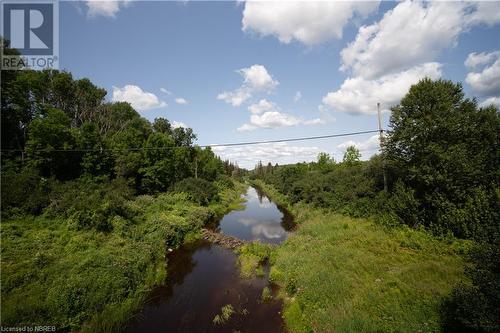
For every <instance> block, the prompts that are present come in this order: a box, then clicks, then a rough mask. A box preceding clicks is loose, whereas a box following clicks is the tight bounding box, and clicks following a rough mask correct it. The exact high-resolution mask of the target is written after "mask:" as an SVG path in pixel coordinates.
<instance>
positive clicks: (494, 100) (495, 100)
mask: <svg viewBox="0 0 500 333" xmlns="http://www.w3.org/2000/svg"><path fill="white" fill-rule="evenodd" d="M490 105H494V106H496V107H497V108H500V97H490V98H487V99H485V100H484V101H483V102H481V103H480V104H479V106H480V107H483V108H485V107H488V106H490Z"/></svg>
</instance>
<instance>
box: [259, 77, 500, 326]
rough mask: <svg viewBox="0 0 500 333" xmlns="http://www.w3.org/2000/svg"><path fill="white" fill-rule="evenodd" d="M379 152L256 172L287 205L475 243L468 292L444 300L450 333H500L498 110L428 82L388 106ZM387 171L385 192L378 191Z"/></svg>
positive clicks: (352, 151) (455, 87) (449, 85)
mask: <svg viewBox="0 0 500 333" xmlns="http://www.w3.org/2000/svg"><path fill="white" fill-rule="evenodd" d="M391 111H392V112H391V119H390V125H389V130H388V131H387V132H386V135H385V136H384V141H383V153H382V154H379V155H375V156H373V157H372V158H371V159H370V160H369V161H360V154H359V151H357V149H356V148H355V147H349V149H348V150H347V151H346V154H345V156H344V159H343V161H340V162H336V161H334V160H333V159H332V158H330V156H328V155H327V154H320V155H319V157H318V161H317V162H316V163H309V164H307V163H299V164H295V165H286V166H272V165H270V164H269V165H267V166H263V165H262V164H260V163H259V164H258V165H257V166H256V168H255V170H254V172H253V175H254V176H255V177H260V178H263V180H264V181H266V182H267V183H269V184H272V185H273V186H274V187H275V188H277V189H278V190H279V191H281V192H282V193H284V194H286V195H287V196H288V197H289V198H290V199H291V201H293V202H299V201H304V202H308V203H311V204H313V205H315V206H318V207H323V208H328V209H331V210H334V211H338V212H341V213H344V214H347V215H351V216H356V217H368V216H372V217H374V218H375V220H376V221H378V222H379V223H381V224H384V225H387V226H391V227H392V226H398V225H401V224H406V225H408V226H410V227H412V228H425V229H426V230H429V231H430V232H432V233H433V234H435V235H438V236H442V237H446V236H449V235H452V236H455V237H459V238H467V239H472V240H474V241H475V244H476V245H475V246H474V248H473V249H472V251H471V259H472V261H473V263H474V264H475V267H474V269H471V270H469V271H468V273H467V274H468V275H469V277H470V278H471V280H472V286H470V285H469V286H465V285H464V286H460V287H459V288H457V289H456V290H455V291H454V293H453V297H452V299H450V300H449V302H448V303H449V304H448V306H447V309H446V312H447V316H448V319H447V320H446V325H448V326H447V327H448V328H449V329H450V330H452V331H460V330H465V331H468V330H470V331H474V332H494V331H498V330H500V322H499V319H498V318H500V310H499V309H500V272H499V267H500V239H499V233H500V200H499V199H500V187H499V184H500V182H499V181H500V167H499V166H500V150H499V147H500V114H499V111H498V109H497V108H495V107H494V106H489V107H478V105H477V102H476V100H474V99H468V98H465V97H464V93H463V90H462V87H461V85H460V84H455V83H453V82H450V81H444V80H438V81H432V80H430V79H424V80H422V81H420V82H419V83H418V84H416V85H414V86H412V87H411V88H410V90H409V92H408V93H407V95H406V96H405V97H404V98H403V99H402V101H401V103H400V104H399V105H397V106H395V107H393V108H392V110H391ZM384 172H385V174H386V182H387V187H388V191H387V192H385V191H384Z"/></svg>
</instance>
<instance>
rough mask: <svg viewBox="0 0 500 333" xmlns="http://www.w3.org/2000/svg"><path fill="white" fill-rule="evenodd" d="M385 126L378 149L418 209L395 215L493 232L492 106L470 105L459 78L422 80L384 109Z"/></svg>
mask: <svg viewBox="0 0 500 333" xmlns="http://www.w3.org/2000/svg"><path fill="white" fill-rule="evenodd" d="M390 127H391V131H389V132H388V136H387V138H386V145H385V148H386V153H387V154H386V155H387V157H388V158H389V159H390V160H391V161H392V162H393V163H394V164H395V166H396V167H397V168H398V169H399V170H401V171H402V174H401V179H402V181H403V182H404V184H405V186H406V188H408V189H409V191H410V192H411V193H412V196H413V198H412V203H411V205H416V206H417V208H416V209H417V210H418V212H419V213H418V216H417V215H414V216H413V217H412V218H411V219H409V220H408V221H406V220H405V218H406V217H407V216H400V218H401V220H402V221H403V222H405V223H410V224H413V225H415V224H421V225H424V226H426V227H428V228H430V229H432V230H433V231H435V232H438V233H446V232H447V231H448V230H450V231H451V232H453V233H454V234H455V235H457V236H459V237H474V238H476V239H493V238H495V237H497V236H498V233H499V229H498V227H499V225H498V223H497V222H496V221H498V219H499V215H498V211H499V208H500V207H499V206H498V197H497V194H496V190H497V188H498V186H499V184H498V180H499V179H500V177H499V176H500V174H499V172H500V171H499V168H498V165H499V163H500V155H499V152H498V148H497V147H498V146H499V145H500V134H499V133H500V117H499V113H498V110H496V109H495V108H493V107H489V108H478V107H477V105H476V102H475V101H474V100H469V99H465V98H464V94H463V92H462V87H461V85H460V84H454V83H452V82H450V81H443V80H438V81H432V80H429V79H425V80H422V81H420V82H419V83H418V84H416V85H414V86H412V87H411V88H410V91H409V92H408V94H407V95H406V96H405V97H404V98H403V99H402V101H401V103H400V105H398V106H396V107H394V108H393V109H392V116H391V121H390ZM400 193H401V192H400ZM408 193H409V192H408ZM402 194H403V197H402V200H406V199H405V194H404V193H402ZM397 195H398V193H396V200H398V197H397ZM478 204H479V205H480V206H481V208H480V209H476V208H475V206H476V205H478ZM410 209H411V210H414V209H415V207H414V206H412V207H410ZM401 212H403V210H402V209H401V210H399V211H398V212H396V214H399V213H401ZM415 219H418V221H415ZM484 237H486V238H484Z"/></svg>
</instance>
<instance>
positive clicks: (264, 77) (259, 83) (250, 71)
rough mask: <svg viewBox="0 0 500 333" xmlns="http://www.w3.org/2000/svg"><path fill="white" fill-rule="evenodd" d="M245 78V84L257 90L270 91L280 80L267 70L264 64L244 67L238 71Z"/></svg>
mask: <svg viewBox="0 0 500 333" xmlns="http://www.w3.org/2000/svg"><path fill="white" fill-rule="evenodd" d="M238 73H240V74H241V75H242V76H243V78H244V79H245V82H244V85H246V86H248V87H250V88H251V89H253V90H256V91H269V90H272V89H274V88H275V87H276V86H277V85H278V84H279V82H278V81H276V80H274V79H273V77H272V76H271V75H270V74H269V73H268V72H267V69H266V68H265V67H264V66H262V65H253V66H251V67H248V68H242V69H240V70H239V71H238Z"/></svg>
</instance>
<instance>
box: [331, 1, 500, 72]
mask: <svg viewBox="0 0 500 333" xmlns="http://www.w3.org/2000/svg"><path fill="white" fill-rule="evenodd" d="M499 12H500V3H496V4H495V3H492V4H482V3H472V2H469V3H466V2H458V3H457V2H417V1H416V2H402V3H399V4H398V5H397V6H396V7H395V8H393V9H392V10H389V11H387V12H386V13H385V14H384V16H383V18H382V19H381V20H380V21H379V22H377V23H374V24H372V25H369V26H363V27H361V28H360V29H359V31H358V34H357V36H356V38H355V40H354V41H353V42H352V43H350V44H349V45H348V46H347V47H346V48H344V49H343V50H342V52H341V57H342V65H341V67H340V69H341V70H343V71H347V70H351V71H352V73H353V76H362V77H364V78H378V77H380V76H384V75H386V74H388V73H395V72H398V71H401V70H405V69H408V68H410V67H413V66H415V65H418V64H421V63H424V62H430V61H433V60H434V59H435V58H436V57H437V56H438V55H439V54H440V53H441V52H442V51H443V50H444V49H446V48H449V47H453V46H455V45H456V43H457V39H458V36H459V35H460V34H461V33H462V32H465V31H468V30H469V29H470V28H471V27H472V26H474V25H477V24H490V25H491V24H495V23H498V22H500V17H499V16H500V15H499V14H498V13H499Z"/></svg>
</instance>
